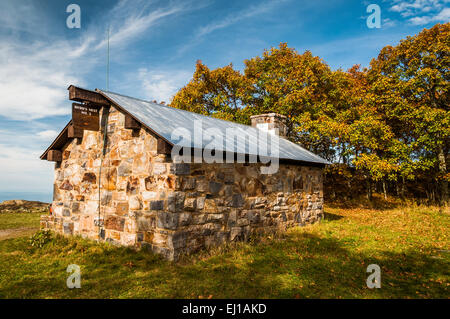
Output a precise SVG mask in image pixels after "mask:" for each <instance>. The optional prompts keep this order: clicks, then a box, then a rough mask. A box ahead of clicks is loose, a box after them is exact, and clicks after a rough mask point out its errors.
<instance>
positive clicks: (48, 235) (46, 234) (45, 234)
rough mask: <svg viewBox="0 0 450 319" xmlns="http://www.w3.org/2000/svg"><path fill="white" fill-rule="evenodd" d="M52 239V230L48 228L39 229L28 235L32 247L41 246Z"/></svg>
mask: <svg viewBox="0 0 450 319" xmlns="http://www.w3.org/2000/svg"><path fill="white" fill-rule="evenodd" d="M52 239H53V236H52V232H51V231H49V230H40V231H38V232H36V233H35V234H34V235H33V236H31V237H30V245H31V246H32V247H37V248H42V247H43V246H44V245H46V244H47V243H49V242H50V241H51V240H52Z"/></svg>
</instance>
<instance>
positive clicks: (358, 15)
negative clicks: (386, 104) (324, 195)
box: [0, 0, 450, 200]
mask: <svg viewBox="0 0 450 319" xmlns="http://www.w3.org/2000/svg"><path fill="white" fill-rule="evenodd" d="M71 3H74V4H78V5H79V6H80V8H81V28H80V29H69V28H67V26H66V19H67V17H68V16H69V14H68V13H66V8H67V6H68V5H69V4H71ZM372 3H374V4H378V5H379V6H380V7H381V18H382V24H381V28H379V29H369V28H368V27H367V25H366V18H367V16H368V15H369V14H368V13H366V8H367V6H368V5H369V4H372ZM449 20H450V0H408V1H406V0H405V1H403V0H378V1H375V0H373V1H372V0H371V1H356V0H345V1H344V0H342V1H339V0H337V1H330V0H314V1H299V0H258V1H244V0H239V1H234V0H232V1H213V0H196V1H175V0H173V1H167V0H166V1H139V0H121V1H110V0H108V1H84V0H83V1H76V0H71V1H62V0H53V1H50V0H47V1H44V0H35V1H27V0H23V1H9V0H2V1H1V3H0V193H6V192H9V193H10V192H20V193H22V195H21V196H22V197H31V195H27V194H26V193H28V194H32V193H35V192H38V193H43V194H47V195H42V196H41V195H39V196H41V198H42V199H46V200H48V199H49V194H51V192H52V181H53V164H52V163H49V162H44V161H40V160H39V155H40V154H41V153H42V152H43V151H44V150H45V148H46V147H47V146H48V145H49V144H50V143H51V141H52V140H53V139H54V137H55V136H56V135H57V133H58V132H59V131H60V130H61V129H62V128H63V127H64V126H65V124H66V123H67V122H68V121H69V119H70V111H71V108H70V106H71V102H70V101H68V92H67V90H66V89H67V87H68V86H69V85H70V84H75V85H80V86H83V87H86V88H90V89H95V88H105V86H106V84H105V83H106V81H105V74H106V71H105V69H106V43H105V38H106V29H107V26H108V25H110V29H111V51H110V52H111V66H110V90H111V91H115V92H119V93H123V94H127V95H131V96H135V97H139V98H144V99H149V100H154V99H156V100H158V101H166V102H168V101H170V99H171V96H172V95H173V94H174V93H175V92H176V91H177V90H178V89H179V88H181V87H182V86H184V85H185V84H186V83H187V82H188V81H189V80H190V78H191V76H192V73H193V71H194V69H195V61H196V60H198V59H200V60H202V61H203V63H205V64H207V65H208V66H209V67H210V68H216V67H220V66H224V65H227V64H229V63H233V65H234V66H235V67H236V68H238V69H242V67H243V61H244V59H247V58H251V57H254V56H257V55H261V53H262V52H263V50H264V49H269V48H271V47H273V46H277V45H278V44H279V43H280V42H287V43H288V45H289V46H290V47H293V48H296V49H297V50H298V51H299V52H303V51H304V50H310V51H312V53H313V54H314V55H317V56H319V57H321V58H322V59H323V60H324V61H325V62H326V63H328V65H330V67H331V68H333V69H337V68H344V69H347V68H349V67H351V66H352V65H353V64H361V65H363V66H368V64H369V62H370V59H371V58H373V57H375V56H376V55H377V54H378V52H379V50H380V49H381V48H382V47H383V46H385V45H389V44H391V45H392V44H396V43H398V41H399V40H400V39H402V38H404V37H406V36H407V35H414V34H417V33H418V32H420V30H422V29H423V28H429V27H431V26H432V25H434V24H436V23H438V22H448V21H449ZM5 196H6V195H5ZM8 196H14V195H8ZM33 196H34V195H33ZM34 197H36V196H34ZM1 199H2V198H1V196H0V200H1ZM25 199H26V198H25Z"/></svg>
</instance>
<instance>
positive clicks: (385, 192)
mask: <svg viewBox="0 0 450 319" xmlns="http://www.w3.org/2000/svg"><path fill="white" fill-rule="evenodd" d="M383 194H384V200H387V190H386V181H385V180H384V179H383Z"/></svg>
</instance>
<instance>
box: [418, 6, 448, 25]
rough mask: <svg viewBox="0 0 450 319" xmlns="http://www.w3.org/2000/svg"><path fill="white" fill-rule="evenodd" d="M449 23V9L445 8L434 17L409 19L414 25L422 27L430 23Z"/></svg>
mask: <svg viewBox="0 0 450 319" xmlns="http://www.w3.org/2000/svg"><path fill="white" fill-rule="evenodd" d="M448 21H450V8H445V9H443V10H442V11H441V12H439V13H438V14H436V15H434V16H422V17H414V18H411V19H409V22H410V23H412V24H414V25H424V24H428V23H431V22H448Z"/></svg>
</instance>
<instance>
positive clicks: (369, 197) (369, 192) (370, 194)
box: [367, 178, 372, 200]
mask: <svg viewBox="0 0 450 319" xmlns="http://www.w3.org/2000/svg"><path fill="white" fill-rule="evenodd" d="M367 199H368V200H372V183H371V182H370V179H369V178H368V179H367Z"/></svg>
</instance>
